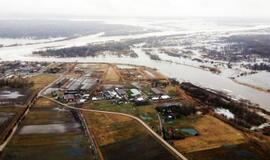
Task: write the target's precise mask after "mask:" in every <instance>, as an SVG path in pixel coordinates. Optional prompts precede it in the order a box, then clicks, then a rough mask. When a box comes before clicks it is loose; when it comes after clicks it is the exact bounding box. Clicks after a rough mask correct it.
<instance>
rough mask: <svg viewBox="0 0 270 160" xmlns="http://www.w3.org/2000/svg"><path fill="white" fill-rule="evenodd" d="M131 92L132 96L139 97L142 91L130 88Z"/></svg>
mask: <svg viewBox="0 0 270 160" xmlns="http://www.w3.org/2000/svg"><path fill="white" fill-rule="evenodd" d="M130 92H131V97H137V96H140V95H141V92H140V91H139V90H138V89H136V88H133V89H130Z"/></svg>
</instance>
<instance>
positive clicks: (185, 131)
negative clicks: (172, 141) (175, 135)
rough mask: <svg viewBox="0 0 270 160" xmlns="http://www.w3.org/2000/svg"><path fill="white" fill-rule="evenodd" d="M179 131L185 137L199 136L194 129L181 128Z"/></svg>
mask: <svg viewBox="0 0 270 160" xmlns="http://www.w3.org/2000/svg"><path fill="white" fill-rule="evenodd" d="M180 131H181V132H182V133H183V134H185V135H187V136H197V135H199V132H198V131H197V130H196V129H194V128H181V129H180Z"/></svg>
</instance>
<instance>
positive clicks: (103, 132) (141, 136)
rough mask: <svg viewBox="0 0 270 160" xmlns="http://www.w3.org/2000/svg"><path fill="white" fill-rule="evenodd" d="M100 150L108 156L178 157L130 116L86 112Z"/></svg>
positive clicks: (111, 159) (160, 159) (108, 159)
mask: <svg viewBox="0 0 270 160" xmlns="http://www.w3.org/2000/svg"><path fill="white" fill-rule="evenodd" d="M83 114H84V117H85V118H86V120H87V123H88V124H91V125H89V127H90V129H91V130H92V132H93V134H94V136H95V138H96V141H97V144H98V145H99V147H100V151H101V153H102V155H103V157H104V159H106V160H118V159H131V160H133V159H134V160H135V159H141V160H171V159H176V158H175V157H174V156H173V155H172V154H171V153H170V152H169V151H168V150H167V149H166V148H164V147H163V146H162V145H161V144H160V143H159V142H158V141H157V140H156V139H154V138H153V136H151V135H150V134H149V133H148V132H147V131H146V129H145V128H143V127H142V126H141V125H140V124H139V123H138V122H136V121H135V120H132V119H131V118H128V117H124V116H118V115H109V114H101V113H100V114H99V113H90V112H84V113H83Z"/></svg>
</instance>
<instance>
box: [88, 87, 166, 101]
mask: <svg viewBox="0 0 270 160" xmlns="http://www.w3.org/2000/svg"><path fill="white" fill-rule="evenodd" d="M151 91H152V92H151V95H149V94H147V93H145V92H144V91H143V90H142V89H140V88H139V87H135V86H128V87H125V86H121V87H119V86H118V87H109V88H104V89H103V90H101V91H99V92H98V93H96V95H95V96H93V97H92V100H93V101H98V100H111V101H113V102H115V103H118V104H120V103H128V102H133V103H134V104H136V105H145V104H148V103H150V102H151V101H157V100H168V99H171V97H170V96H169V95H167V94H166V93H164V92H163V91H161V90H159V89H158V88H152V89H151Z"/></svg>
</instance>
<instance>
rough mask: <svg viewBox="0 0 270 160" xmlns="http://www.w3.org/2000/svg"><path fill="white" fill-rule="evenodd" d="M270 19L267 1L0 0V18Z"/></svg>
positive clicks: (269, 6)
mask: <svg viewBox="0 0 270 160" xmlns="http://www.w3.org/2000/svg"><path fill="white" fill-rule="evenodd" d="M21 15H33V16H35V15H48V16H52V15H57V16H130V17H134V16H139V17H143V16H151V17H153V16H154V17H167V16H181V17H185V16H207V17H208V16H209V17H217V16H222V17H232V16H233V17H270V0H0V17H14V18H15V16H21Z"/></svg>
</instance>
